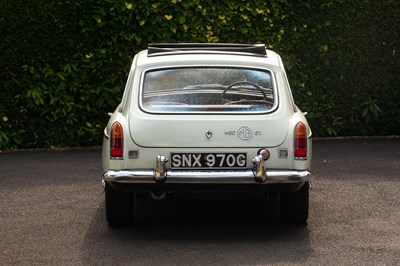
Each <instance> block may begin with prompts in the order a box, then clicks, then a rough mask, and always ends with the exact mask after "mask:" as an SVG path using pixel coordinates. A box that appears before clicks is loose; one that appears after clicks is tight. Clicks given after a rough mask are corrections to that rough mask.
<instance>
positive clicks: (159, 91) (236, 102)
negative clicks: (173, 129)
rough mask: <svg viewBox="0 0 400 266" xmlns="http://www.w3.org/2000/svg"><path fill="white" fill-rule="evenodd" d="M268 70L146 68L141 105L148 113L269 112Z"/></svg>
mask: <svg viewBox="0 0 400 266" xmlns="http://www.w3.org/2000/svg"><path fill="white" fill-rule="evenodd" d="M273 84H274V82H273V75H272V74H271V72H270V71H269V70H263V69H262V70H261V69H252V68H231V67H229V68H227V67H185V68H168V69H156V70H150V71H146V72H145V73H144V75H143V78H142V89H141V107H142V108H143V109H144V111H147V112H151V113H160V112H161V113H188V112H200V113H204V112H207V113H208V112H213V113H220V112H224V113H226V112H240V113H254V112H256V113H260V112H269V111H271V110H272V109H273V108H274V107H275V106H276V99H275V98H276V97H275V94H276V92H275V90H274V85H273Z"/></svg>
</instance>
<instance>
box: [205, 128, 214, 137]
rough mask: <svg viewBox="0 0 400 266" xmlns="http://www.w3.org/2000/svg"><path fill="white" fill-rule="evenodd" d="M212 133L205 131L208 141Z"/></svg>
mask: <svg viewBox="0 0 400 266" xmlns="http://www.w3.org/2000/svg"><path fill="white" fill-rule="evenodd" d="M212 134H213V133H212V131H211V130H207V131H206V137H207V138H208V139H209V138H211V136H212Z"/></svg>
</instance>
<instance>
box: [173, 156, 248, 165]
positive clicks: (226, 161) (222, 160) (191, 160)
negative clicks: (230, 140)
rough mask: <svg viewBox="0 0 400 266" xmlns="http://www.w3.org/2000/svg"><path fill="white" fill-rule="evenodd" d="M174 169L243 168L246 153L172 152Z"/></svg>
mask: <svg viewBox="0 0 400 266" xmlns="http://www.w3.org/2000/svg"><path fill="white" fill-rule="evenodd" d="M170 158H171V168H172V169H184V168H185V169H188V168H190V169H224V168H226V169H227V168H229V169H242V168H246V162H247V154H246V153H171V157H170Z"/></svg>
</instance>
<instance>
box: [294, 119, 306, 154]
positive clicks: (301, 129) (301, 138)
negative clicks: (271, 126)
mask: <svg viewBox="0 0 400 266" xmlns="http://www.w3.org/2000/svg"><path fill="white" fill-rule="evenodd" d="M294 157H295V159H300V160H304V159H307V127H306V126H305V125H304V124H303V123H302V122H299V123H298V124H297V125H296V127H295V130H294Z"/></svg>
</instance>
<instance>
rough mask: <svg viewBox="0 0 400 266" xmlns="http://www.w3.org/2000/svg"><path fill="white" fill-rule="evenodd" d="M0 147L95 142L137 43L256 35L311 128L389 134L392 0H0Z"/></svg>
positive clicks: (396, 58) (393, 130)
mask: <svg viewBox="0 0 400 266" xmlns="http://www.w3.org/2000/svg"><path fill="white" fill-rule="evenodd" d="M0 30H1V36H2V37H1V38H0V51H1V53H0V85H1V86H0V92H1V97H0V148H14V147H19V148H20V147H50V146H84V145H99V144H100V143H101V138H102V129H103V127H104V126H105V124H106V122H107V119H108V116H107V112H110V111H113V110H114V108H115V107H116V106H117V104H118V103H119V100H120V99H121V96H122V92H123V89H124V84H125V81H126V78H127V74H128V71H129V68H130V63H131V60H132V58H133V56H134V54H135V53H136V52H138V51H140V50H142V49H145V48H146V47H147V44H148V43H162V42H237V43H265V44H266V45H267V46H268V48H269V49H272V50H275V51H276V52H278V53H279V54H281V55H282V57H283V60H284V63H285V66H286V68H287V72H288V76H289V80H290V83H291V87H292V90H293V93H294V96H295V100H296V103H297V105H298V106H299V107H300V108H301V109H302V110H303V111H307V112H308V120H309V122H310V124H311V126H312V129H313V133H314V135H316V136H336V135H399V134H400V119H399V117H400V108H399V102H400V88H399V84H400V50H399V40H400V2H399V1H394V0H393V1H391V0H381V1H369V0H360V1H354V0H353V1H351V0H336V1H334V0H320V1H311V0H305V1H289V0H272V1H268V2H267V1H258V0H254V1H243V0H222V1H217V2H216V1H211V0H202V1H200V0H160V1H150V0H135V1H133V0H131V1H128V0H123V1H121V0H102V1H100V0H84V1H83V0H77V1H72V0H65V1H44V0H31V1H22V0H13V1H11V0H1V1H0Z"/></svg>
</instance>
